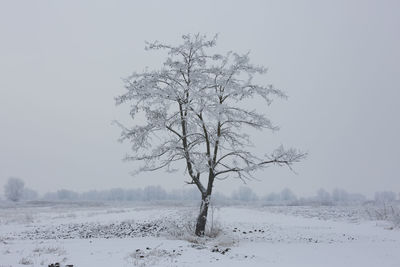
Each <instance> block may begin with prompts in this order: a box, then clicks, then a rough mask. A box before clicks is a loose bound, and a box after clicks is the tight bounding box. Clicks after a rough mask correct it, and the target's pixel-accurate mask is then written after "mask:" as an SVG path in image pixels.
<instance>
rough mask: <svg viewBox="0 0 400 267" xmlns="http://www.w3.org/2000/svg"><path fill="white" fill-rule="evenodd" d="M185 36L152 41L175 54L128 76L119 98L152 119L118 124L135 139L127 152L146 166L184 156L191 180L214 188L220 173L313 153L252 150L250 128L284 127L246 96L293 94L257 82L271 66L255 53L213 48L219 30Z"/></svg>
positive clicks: (245, 172) (240, 173)
mask: <svg viewBox="0 0 400 267" xmlns="http://www.w3.org/2000/svg"><path fill="white" fill-rule="evenodd" d="M182 38H183V42H182V44H181V45H178V46H174V45H168V44H163V43H160V42H152V43H147V45H146V50H165V51H166V54H167V58H166V59H165V61H164V63H163V64H162V65H161V67H160V69H158V70H148V69H146V70H145V71H144V72H142V73H133V74H132V75H131V76H130V77H128V78H127V79H125V88H126V92H125V93H124V94H122V95H120V96H118V97H117V98H116V103H117V104H123V103H129V104H130V105H131V111H130V114H131V116H132V118H133V119H135V118H136V116H137V114H143V115H144V117H145V118H146V122H145V124H144V125H140V126H138V125H136V126H133V127H131V128H128V127H125V126H123V125H121V124H119V123H117V124H118V125H119V126H120V127H121V129H122V133H121V139H120V140H121V141H129V142H130V143H131V145H132V155H129V156H127V159H128V160H136V161H141V162H142V163H143V167H142V168H140V169H139V171H153V170H157V169H161V168H165V169H167V170H171V169H173V167H172V165H173V164H174V163H175V162H177V161H184V162H185V164H186V170H187V172H188V174H189V176H190V181H189V183H193V184H195V185H197V187H198V188H199V190H200V191H201V193H202V194H204V195H207V194H211V188H212V185H213V181H214V179H215V178H218V179H223V178H225V177H228V176H237V177H239V178H241V179H245V178H251V177H252V176H251V175H252V173H254V171H256V170H258V169H262V168H265V167H266V166H268V165H274V164H277V165H286V166H289V167H290V166H291V165H292V164H293V163H295V162H298V161H299V160H301V159H302V158H304V157H305V154H304V153H301V152H299V151H297V150H294V149H289V150H284V149H283V147H279V148H278V149H276V150H275V151H274V152H273V153H271V154H268V155H266V156H264V157H260V158H259V157H257V156H255V155H253V153H251V151H249V149H248V148H249V145H251V139H250V137H249V136H248V134H247V132H248V131H247V129H248V128H253V129H259V130H263V129H269V130H271V131H276V130H278V128H277V127H276V126H275V125H273V124H272V122H271V121H270V120H269V119H268V118H267V117H266V116H265V114H264V113H261V112H259V111H257V110H254V109H249V108H246V106H244V105H243V101H244V100H246V99H251V98H255V97H260V98H262V99H264V100H265V101H266V103H267V105H269V104H271V103H272V100H273V99H274V98H286V94H285V93H284V92H283V91H281V90H279V89H276V88H275V87H273V86H272V85H260V84H257V83H254V81H253V77H254V76H255V75H263V74H265V73H266V68H264V67H262V66H256V65H253V64H252V63H251V62H250V58H249V53H246V54H238V53H234V52H228V53H226V54H213V53H210V52H209V51H210V49H211V48H213V47H214V46H215V45H216V39H217V36H215V37H214V38H211V39H207V37H206V36H203V35H200V34H196V35H190V34H188V35H184V36H183V37H182ZM202 174H206V175H204V177H203V176H202ZM204 179H206V183H204V181H203V180H204Z"/></svg>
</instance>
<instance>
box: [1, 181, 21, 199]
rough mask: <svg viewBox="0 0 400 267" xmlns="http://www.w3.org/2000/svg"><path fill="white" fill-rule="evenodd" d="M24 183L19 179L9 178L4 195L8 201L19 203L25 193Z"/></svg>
mask: <svg viewBox="0 0 400 267" xmlns="http://www.w3.org/2000/svg"><path fill="white" fill-rule="evenodd" d="M24 185H25V184H24V181H22V180H21V179H19V178H13V177H10V178H8V181H7V183H6V185H5V186H4V194H5V196H6V198H7V199H8V200H11V201H18V200H20V199H21V197H22V195H23V193H24Z"/></svg>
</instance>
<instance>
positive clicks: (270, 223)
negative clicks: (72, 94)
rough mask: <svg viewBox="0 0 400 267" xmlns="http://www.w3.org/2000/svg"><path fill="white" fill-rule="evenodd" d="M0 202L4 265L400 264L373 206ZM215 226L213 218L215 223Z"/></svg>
mask: <svg viewBox="0 0 400 267" xmlns="http://www.w3.org/2000/svg"><path fill="white" fill-rule="evenodd" d="M196 211H197V207H194V206H176V205H145V204H143V205H138V204H126V203H125V204H95V203H69V204H66V203H64V204H63V203H31V204H22V205H18V206H9V205H8V206H7V205H2V206H0V266H1V267H5V266H48V265H49V264H51V263H56V262H59V263H60V264H61V266H66V265H73V266H78V267H79V266H85V267H86V266H89V267H90V266H363V267H364V266H396V267H397V266H400V253H399V252H400V230H399V229H398V228H393V227H392V226H391V224H390V223H389V222H384V221H373V220H370V218H368V217H367V216H366V215H365V208H364V207H351V206H350V207H245V206H241V207H239V206H231V207H217V208H212V209H211V211H210V215H209V216H210V217H209V219H210V220H211V219H212V221H213V223H212V226H213V229H212V232H213V233H214V234H216V235H217V237H215V238H208V239H199V238H196V237H195V236H193V235H192V233H191V229H192V227H193V226H192V221H193V220H194V218H195V213H196ZM209 225H211V222H210V223H209Z"/></svg>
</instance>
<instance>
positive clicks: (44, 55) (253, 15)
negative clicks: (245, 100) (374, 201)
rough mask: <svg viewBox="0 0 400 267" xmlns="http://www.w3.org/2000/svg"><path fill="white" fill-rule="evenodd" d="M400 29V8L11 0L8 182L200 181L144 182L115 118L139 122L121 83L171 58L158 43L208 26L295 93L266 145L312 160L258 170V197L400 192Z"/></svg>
mask: <svg viewBox="0 0 400 267" xmlns="http://www.w3.org/2000/svg"><path fill="white" fill-rule="evenodd" d="M399 29H400V2H399V1H378V0H376V1H365V0H363V1H348V0H345V1H317V0H316V1H232V0H230V1H229V0H225V1H140V2H139V1H115V0H113V1H11V0H10V1H1V2H0V187H1V188H2V187H3V185H4V183H5V182H6V180H7V178H8V177H9V176H17V177H20V178H22V179H24V180H25V182H26V185H27V186H28V187H31V188H32V189H35V190H38V191H39V192H45V191H53V190H57V189H60V188H66V189H72V190H76V191H85V190H89V189H107V188H111V187H142V186H146V185H153V184H160V185H162V186H164V187H166V188H167V189H172V188H184V187H187V185H184V183H183V181H184V180H187V178H186V177H185V176H184V173H183V170H182V171H181V172H178V173H175V174H172V175H171V174H169V175H167V174H164V173H163V172H157V173H147V174H142V175H139V176H135V177H132V176H130V175H129V172H130V171H132V170H135V168H136V167H137V166H138V165H136V164H135V163H124V162H122V161H121V159H122V158H123V156H124V155H125V153H127V152H129V144H119V143H118V142H117V139H118V137H119V129H118V128H116V127H114V126H112V125H111V124H110V122H111V121H112V120H114V119H119V120H122V121H126V119H127V112H128V108H127V107H115V105H114V97H115V96H117V95H119V94H121V93H123V92H124V89H123V86H122V85H123V84H122V82H121V79H120V78H122V77H126V76H127V75H129V74H130V73H131V72H133V71H140V70H142V69H143V68H144V67H146V66H150V67H158V66H160V64H161V63H162V61H163V59H164V57H163V56H162V54H160V53H156V54H151V53H149V52H146V51H144V41H145V40H148V41H153V40H160V41H165V42H169V43H173V44H178V43H179V42H180V36H181V35H182V34H185V33H197V32H201V33H205V34H209V35H210V36H211V35H213V34H214V33H219V34H220V38H219V41H218V49H219V50H221V51H227V50H234V51H237V52H243V53H244V52H247V51H248V50H250V51H251V57H252V59H253V62H254V63H257V64H262V65H264V66H266V67H268V68H269V73H268V75H267V76H265V77H263V78H262V81H265V82H266V83H273V84H274V85H275V86H276V87H279V88H282V89H283V90H285V91H286V92H287V93H288V95H289V96H290V98H289V100H288V101H281V100H278V101H276V102H274V103H273V105H272V106H271V107H270V108H269V109H266V111H267V112H268V114H270V115H271V116H270V119H271V120H272V121H273V122H275V124H278V125H279V126H281V131H279V132H277V133H274V134H271V133H270V132H262V133H257V134H256V135H255V137H254V143H255V144H256V148H255V150H256V151H257V152H259V153H264V152H269V149H271V148H274V147H277V146H278V145H280V144H285V145H287V146H294V147H298V148H300V149H303V150H305V151H308V152H309V153H310V155H309V158H308V159H307V160H306V161H304V162H302V163H300V164H298V165H297V166H295V169H296V171H297V173H298V174H297V175H296V174H294V173H292V172H290V171H289V170H287V169H279V168H277V167H276V168H275V167H271V168H270V169H268V170H266V171H263V172H259V173H257V177H258V178H259V179H260V181H252V182H250V186H251V187H252V188H253V189H254V190H255V191H256V192H257V193H258V194H265V193H268V192H271V191H279V190H281V189H282V188H284V187H289V188H291V189H292V190H293V191H294V192H295V193H297V194H300V195H310V194H312V193H314V192H315V191H316V190H317V189H319V188H321V187H324V188H326V189H328V190H331V189H333V188H335V187H341V188H345V189H347V190H349V191H357V192H361V193H364V194H369V195H370V194H372V193H373V192H375V191H378V190H384V189H389V190H394V191H397V192H400V180H399V179H400V177H399V171H400V156H399V151H400V141H399V136H400V123H399V122H400V120H399V115H400V105H399V99H400V66H399V64H400V63H399V62H400V49H399V47H400V31H399ZM255 105H259V107H260V108H263V106H262V105H261V104H260V103H256V104H255ZM240 184H241V182H240V181H238V180H226V181H223V182H217V183H216V185H215V186H216V190H217V191H225V192H228V193H230V192H231V191H232V190H234V189H235V188H237V187H238V186H239V185H240Z"/></svg>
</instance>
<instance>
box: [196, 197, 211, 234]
mask: <svg viewBox="0 0 400 267" xmlns="http://www.w3.org/2000/svg"><path fill="white" fill-rule="evenodd" d="M209 204H210V196H209V195H208V196H205V197H204V196H202V197H201V205H200V213H199V216H198V217H197V223H196V230H195V234H196V235H197V236H204V232H205V229H206V223H207V215H208V206H209Z"/></svg>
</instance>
